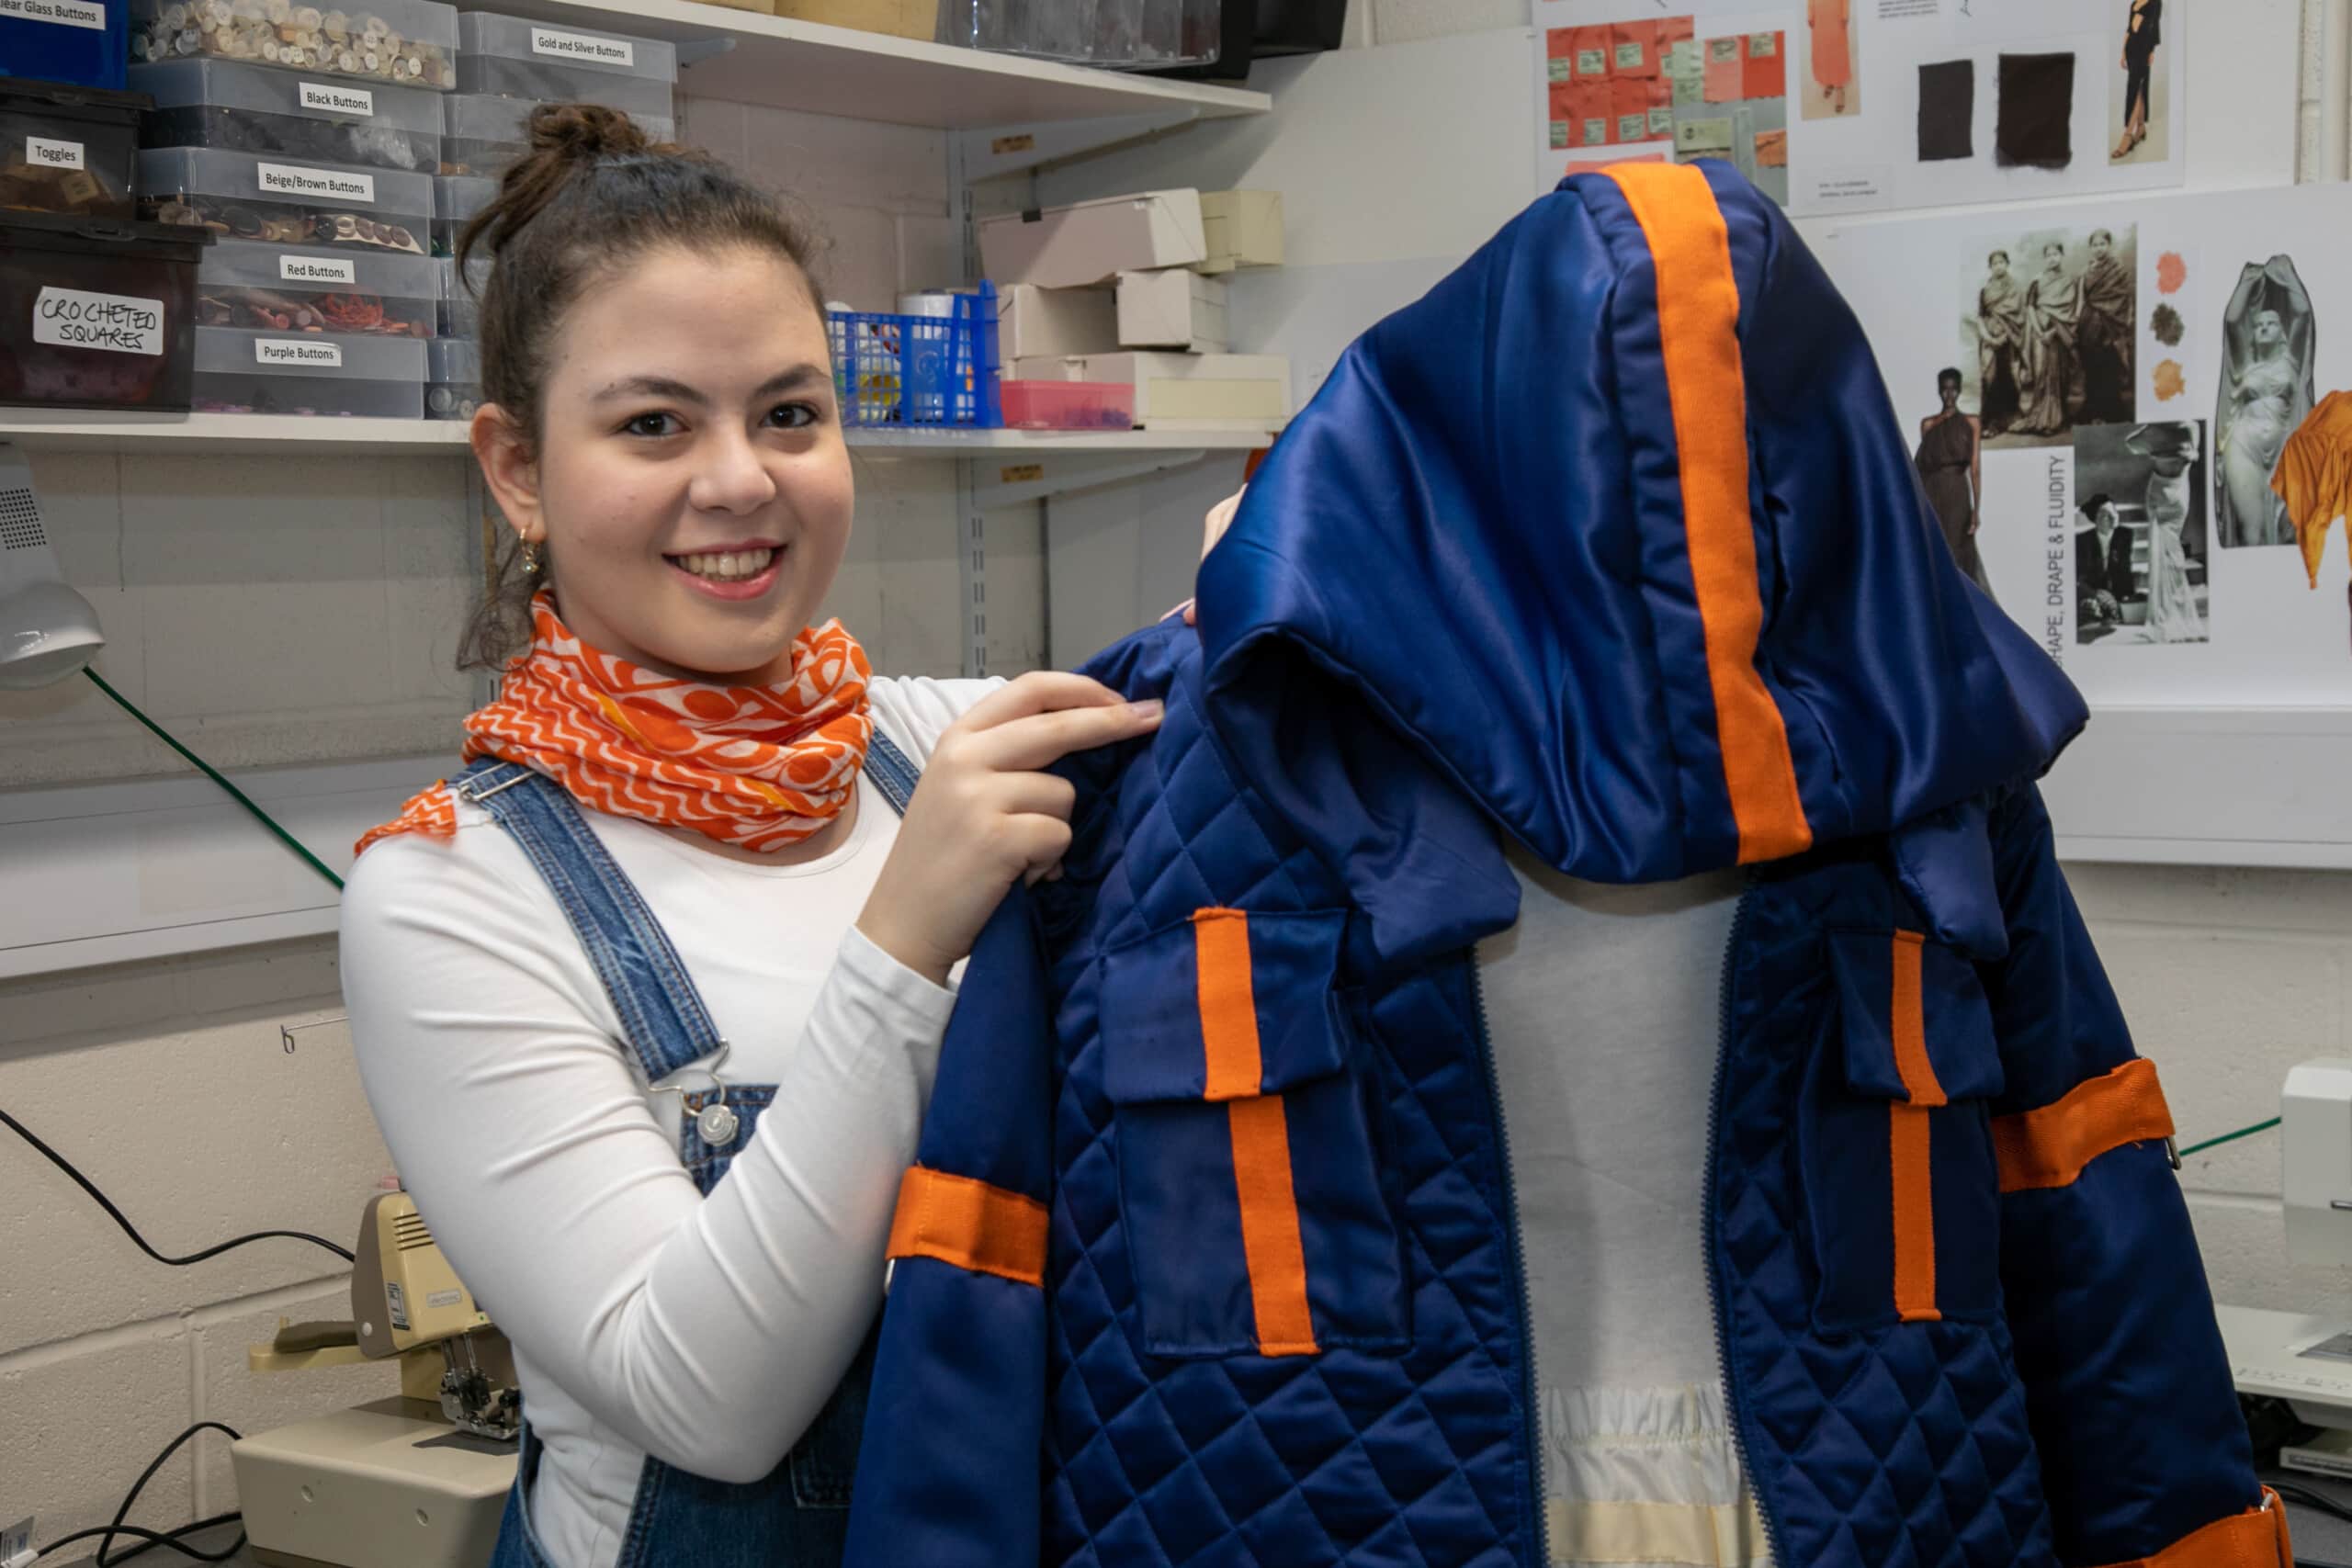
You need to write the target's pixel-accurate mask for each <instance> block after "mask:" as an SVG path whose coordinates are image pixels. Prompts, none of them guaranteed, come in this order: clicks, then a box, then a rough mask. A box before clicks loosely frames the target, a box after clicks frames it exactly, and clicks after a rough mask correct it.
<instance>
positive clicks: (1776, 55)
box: [1739, 33, 1789, 98]
mask: <svg viewBox="0 0 2352 1568" xmlns="http://www.w3.org/2000/svg"><path fill="white" fill-rule="evenodd" d="M1785 40H1786V35H1785V34H1781V33H1749V34H1748V35H1747V36H1746V37H1745V38H1743V39H1740V51H1741V59H1742V61H1743V62H1744V63H1743V65H1742V68H1741V71H1740V77H1739V84H1740V91H1739V96H1741V97H1743V98H1780V97H1786V96H1788V91H1789V62H1788V50H1787V48H1786V47H1785Z"/></svg>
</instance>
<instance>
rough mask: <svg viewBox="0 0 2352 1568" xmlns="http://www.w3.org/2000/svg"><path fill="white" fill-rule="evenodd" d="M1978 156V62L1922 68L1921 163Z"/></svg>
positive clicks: (1936, 64)
mask: <svg viewBox="0 0 2352 1568" xmlns="http://www.w3.org/2000/svg"><path fill="white" fill-rule="evenodd" d="M1974 156H1976V62H1974V61H1973V60H1939V61H1938V62H1935V63H1934V64H1932V65H1922V66H1921V67H1919V162H1921V163H1922V164H1936V163H1941V162H1943V161H1945V160H1947V159H1951V158H1973V157H1974Z"/></svg>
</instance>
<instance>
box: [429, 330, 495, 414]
mask: <svg viewBox="0 0 2352 1568" xmlns="http://www.w3.org/2000/svg"><path fill="white" fill-rule="evenodd" d="M480 407H481V344H478V343H475V342H474V341H473V340H472V339H470V338H462V337H437V338H435V339H434V340H433V341H432V342H431V343H428V344H425V345H424V417H425V418H427V419H471V418H473V416H474V411H475V410H476V409H479V408H480Z"/></svg>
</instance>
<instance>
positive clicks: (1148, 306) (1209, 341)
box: [1061, 266, 1233, 354]
mask: <svg viewBox="0 0 2352 1568" xmlns="http://www.w3.org/2000/svg"><path fill="white" fill-rule="evenodd" d="M1118 300H1119V312H1118V315H1119V321H1118V327H1119V341H1118V344H1117V346H1118V347H1121V348H1174V349H1182V351H1183V352H1185V353H1187V354H1222V353H1224V352H1225V350H1226V348H1227V346H1228V345H1229V344H1231V343H1232V341H1233V340H1232V338H1231V336H1230V335H1229V334H1228V333H1227V331H1226V324H1225V319H1226V318H1225V280H1224V279H1223V278H1221V277H1203V276H1201V275H1200V274H1199V273H1197V272H1193V271H1192V270H1190V269H1189V268H1186V267H1181V266H1179V267H1170V268H1169V269H1167V270H1166V271H1164V272H1123V273H1121V274H1119V293H1118ZM1061 352H1063V353H1069V352H1070V351H1069V350H1068V349H1064V350H1062V351H1061Z"/></svg>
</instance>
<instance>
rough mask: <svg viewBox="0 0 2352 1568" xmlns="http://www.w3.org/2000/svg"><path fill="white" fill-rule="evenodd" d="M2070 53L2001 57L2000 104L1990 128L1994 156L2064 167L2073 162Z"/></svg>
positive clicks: (2005, 161) (2010, 164)
mask: <svg viewBox="0 0 2352 1568" xmlns="http://www.w3.org/2000/svg"><path fill="white" fill-rule="evenodd" d="M2074 116H2075V57H2074V56H2073V55H2071V54H2005V55H2003V56H2001V108H2000V117H1999V118H1998V120H1997V121H1996V126H1995V130H1994V132H1993V158H1994V161H1995V162H1996V163H1997V164H2001V165H2002V166H2003V167H2005V168H2014V167H2017V166H2018V165H2019V164H2024V165H2026V166H2029V167H2031V168H2037V169H2063V168H2064V167H2065V166H2066V165H2067V164H2071V163H2073V162H2074V161H2075V143H2074V132H2073V129H2072V127H2073V122H2074Z"/></svg>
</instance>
